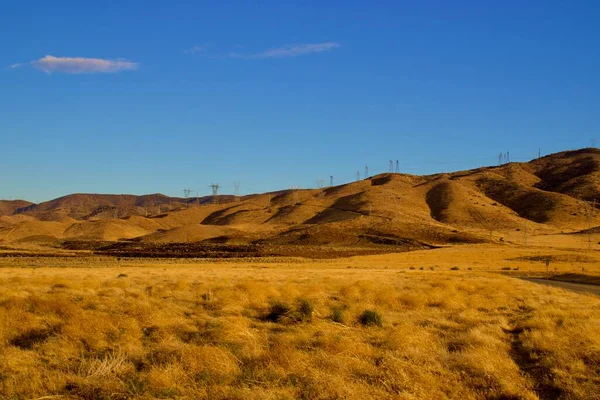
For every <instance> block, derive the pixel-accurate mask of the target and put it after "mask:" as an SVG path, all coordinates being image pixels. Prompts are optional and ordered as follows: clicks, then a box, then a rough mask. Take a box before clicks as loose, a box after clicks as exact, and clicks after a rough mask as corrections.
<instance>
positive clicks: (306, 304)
mask: <svg viewBox="0 0 600 400" xmlns="http://www.w3.org/2000/svg"><path fill="white" fill-rule="evenodd" d="M314 310H315V307H314V306H313V304H312V303H311V302H310V301H308V300H307V299H298V300H297V306H296V311H297V312H298V319H299V320H300V321H303V322H310V321H312V316H313V312H314Z"/></svg>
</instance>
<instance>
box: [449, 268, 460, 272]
mask: <svg viewBox="0 0 600 400" xmlns="http://www.w3.org/2000/svg"><path fill="white" fill-rule="evenodd" d="M450 269H451V270H452V271H458V270H459V269H460V268H458V267H452V268H450Z"/></svg>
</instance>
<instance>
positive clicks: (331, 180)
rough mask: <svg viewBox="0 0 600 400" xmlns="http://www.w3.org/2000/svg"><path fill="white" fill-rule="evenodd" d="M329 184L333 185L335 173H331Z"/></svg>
mask: <svg viewBox="0 0 600 400" xmlns="http://www.w3.org/2000/svg"><path fill="white" fill-rule="evenodd" d="M329 186H333V175H329Z"/></svg>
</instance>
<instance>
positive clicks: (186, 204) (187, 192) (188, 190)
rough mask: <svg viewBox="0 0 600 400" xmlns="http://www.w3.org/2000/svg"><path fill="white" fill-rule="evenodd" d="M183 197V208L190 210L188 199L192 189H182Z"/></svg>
mask: <svg viewBox="0 0 600 400" xmlns="http://www.w3.org/2000/svg"><path fill="white" fill-rule="evenodd" d="M182 192H183V196H184V197H185V207H186V208H190V203H189V202H188V197H190V193H192V189H183V190H182Z"/></svg>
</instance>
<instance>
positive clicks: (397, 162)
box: [396, 160, 400, 174]
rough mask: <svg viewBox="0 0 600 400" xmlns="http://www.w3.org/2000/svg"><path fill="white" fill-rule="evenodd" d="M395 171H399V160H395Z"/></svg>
mask: <svg viewBox="0 0 600 400" xmlns="http://www.w3.org/2000/svg"><path fill="white" fill-rule="evenodd" d="M396 173H397V174H399V173H400V161H398V160H396Z"/></svg>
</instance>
